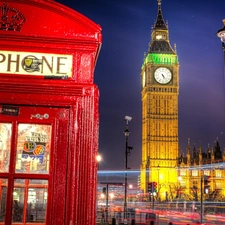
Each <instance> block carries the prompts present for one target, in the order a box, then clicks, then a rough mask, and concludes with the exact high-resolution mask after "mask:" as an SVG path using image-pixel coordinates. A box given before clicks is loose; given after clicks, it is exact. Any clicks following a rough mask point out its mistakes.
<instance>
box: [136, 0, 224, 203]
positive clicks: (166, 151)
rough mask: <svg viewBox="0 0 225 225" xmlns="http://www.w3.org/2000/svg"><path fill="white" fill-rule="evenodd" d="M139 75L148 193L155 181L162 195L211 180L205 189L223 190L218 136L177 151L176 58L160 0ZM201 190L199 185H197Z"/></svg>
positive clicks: (184, 191) (144, 185) (144, 182)
mask: <svg viewBox="0 0 225 225" xmlns="http://www.w3.org/2000/svg"><path fill="white" fill-rule="evenodd" d="M141 80H142V93H141V94H142V162H141V165H140V171H141V172H140V188H141V189H142V190H143V191H144V192H145V193H146V192H148V190H147V186H148V184H149V183H151V182H155V183H157V191H158V194H157V195H158V196H159V197H160V199H162V200H163V199H167V198H171V199H173V198H174V197H177V195H178V192H179V194H180V193H182V195H188V194H189V195H190V193H191V192H192V191H194V190H197V189H198V190H200V189H201V187H202V183H203V185H204V178H205V177H207V178H208V179H209V180H210V185H209V186H210V187H209V190H208V191H209V192H207V193H208V194H210V193H213V192H215V191H217V192H220V193H221V194H222V195H225V181H224V179H223V177H224V176H225V169H224V168H223V166H222V164H223V163H224V162H225V149H224V150H222V149H221V148H220V145H219V140H218V139H217V140H215V143H214V146H213V147H210V146H208V149H203V148H202V147H201V145H199V146H195V145H193V146H191V140H190V139H188V141H187V149H186V154H185V155H182V154H180V153H179V143H178V104H179V103H178V95H179V60H178V55H177V51H176V46H174V47H172V46H171V44H170V40H169V30H168V24H167V23H165V21H164V19H163V15H162V9H161V0H158V13H157V18H156V22H155V24H154V26H153V29H152V33H151V42H150V44H149V49H148V52H147V53H146V54H145V57H144V61H143V64H142V67H141ZM201 190H202V189H201Z"/></svg>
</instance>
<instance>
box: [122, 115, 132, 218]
mask: <svg viewBox="0 0 225 225" xmlns="http://www.w3.org/2000/svg"><path fill="white" fill-rule="evenodd" d="M125 120H126V129H125V131H124V132H123V133H124V135H125V140H126V145H125V181H124V183H125V184H124V185H125V187H124V211H123V218H124V219H126V213H127V169H128V167H127V157H128V154H129V153H130V150H131V149H132V148H131V147H129V146H128V137H129V135H130V131H129V129H128V122H129V121H131V120H132V117H130V116H125Z"/></svg>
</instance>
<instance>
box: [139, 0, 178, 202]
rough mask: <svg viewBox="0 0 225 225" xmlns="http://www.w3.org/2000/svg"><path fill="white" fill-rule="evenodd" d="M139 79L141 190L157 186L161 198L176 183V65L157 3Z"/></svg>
mask: <svg viewBox="0 0 225 225" xmlns="http://www.w3.org/2000/svg"><path fill="white" fill-rule="evenodd" d="M141 77H142V164H141V186H142V189H144V190H145V191H146V183H147V182H157V183H158V189H159V192H160V195H161V197H162V198H164V194H165V192H166V191H167V189H168V185H170V184H171V183H177V179H178V177H177V160H178V94H179V62H178V57H177V53H176V49H175V50H174V49H173V48H172V47H171V44H170V41H169V30H168V25H167V24H166V23H165V22H164V19H163V15H162V9H161V1H160V0H158V14H157V19H156V22H155V24H154V27H153V30H152V34H151V42H150V45H149V49H148V53H147V54H145V58H144V62H143V65H142V68H141ZM148 171H150V172H148Z"/></svg>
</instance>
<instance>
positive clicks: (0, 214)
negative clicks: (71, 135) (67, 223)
mask: <svg viewBox="0 0 225 225" xmlns="http://www.w3.org/2000/svg"><path fill="white" fill-rule="evenodd" d="M68 119H69V109H66V108H48V107H46V108H44V107H25V106H4V105H3V106H0V224H5V225H10V224H14V225H17V224H20V225H21V224H32V225H34V224H39V225H47V224H64V220H65V215H64V214H65V210H64V208H65V199H66V198H65V193H66V170H67V168H66V165H67V164H66V161H67V141H68V140H67V138H68ZM51 215H55V216H54V218H53V217H51Z"/></svg>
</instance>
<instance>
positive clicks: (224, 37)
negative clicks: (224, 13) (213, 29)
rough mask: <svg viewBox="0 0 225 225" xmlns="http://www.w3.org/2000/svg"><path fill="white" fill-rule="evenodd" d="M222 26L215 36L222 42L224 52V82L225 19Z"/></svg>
mask: <svg viewBox="0 0 225 225" xmlns="http://www.w3.org/2000/svg"><path fill="white" fill-rule="evenodd" d="M223 24H224V26H223V28H222V29H220V30H218V31H217V33H216V35H217V37H219V38H220V40H221V41H222V49H223V52H224V82H225V19H223Z"/></svg>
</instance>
